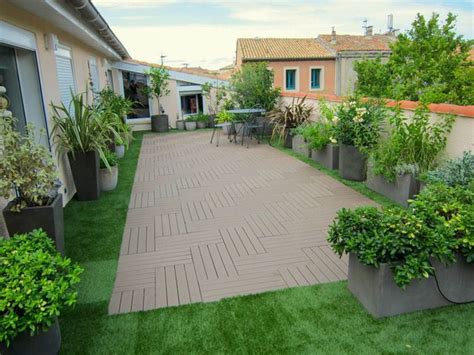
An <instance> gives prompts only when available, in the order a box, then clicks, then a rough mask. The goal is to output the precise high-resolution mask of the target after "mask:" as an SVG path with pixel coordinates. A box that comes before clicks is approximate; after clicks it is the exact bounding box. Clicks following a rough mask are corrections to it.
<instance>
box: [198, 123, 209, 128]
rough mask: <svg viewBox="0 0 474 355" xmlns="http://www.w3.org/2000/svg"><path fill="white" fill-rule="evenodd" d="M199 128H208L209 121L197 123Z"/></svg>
mask: <svg viewBox="0 0 474 355" xmlns="http://www.w3.org/2000/svg"><path fill="white" fill-rule="evenodd" d="M197 128H200V129H202V128H207V121H197Z"/></svg>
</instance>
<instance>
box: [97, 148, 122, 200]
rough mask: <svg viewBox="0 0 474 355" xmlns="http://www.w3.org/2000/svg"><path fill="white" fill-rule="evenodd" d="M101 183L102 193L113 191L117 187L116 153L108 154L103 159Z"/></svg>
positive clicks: (101, 163)
mask: <svg viewBox="0 0 474 355" xmlns="http://www.w3.org/2000/svg"><path fill="white" fill-rule="evenodd" d="M99 181H100V191H112V190H115V188H116V187H117V183H118V161H117V155H116V154H115V153H112V152H106V153H105V159H101V162H100V170H99Z"/></svg>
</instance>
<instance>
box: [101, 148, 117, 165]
mask: <svg viewBox="0 0 474 355" xmlns="http://www.w3.org/2000/svg"><path fill="white" fill-rule="evenodd" d="M117 165H118V158H117V154H115V153H114V152H111V151H109V150H108V151H106V152H105V159H101V160H100V168H101V169H105V168H108V169H110V168H111V167H113V166H117Z"/></svg>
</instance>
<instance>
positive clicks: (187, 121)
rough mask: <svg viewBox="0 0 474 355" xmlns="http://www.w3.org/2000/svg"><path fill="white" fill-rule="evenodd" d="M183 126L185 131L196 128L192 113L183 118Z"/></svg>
mask: <svg viewBox="0 0 474 355" xmlns="http://www.w3.org/2000/svg"><path fill="white" fill-rule="evenodd" d="M184 127H185V128H186V131H194V130H195V129H196V127H197V123H196V119H195V118H194V115H191V116H189V117H187V118H186V119H185V120H184Z"/></svg>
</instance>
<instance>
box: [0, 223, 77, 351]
mask: <svg viewBox="0 0 474 355" xmlns="http://www.w3.org/2000/svg"><path fill="white" fill-rule="evenodd" d="M0 265H1V267H0V315H1V317H0V342H2V343H5V344H6V345H7V346H8V345H9V344H10V342H11V341H12V340H13V338H15V336H17V335H18V334H19V333H22V332H25V331H27V332H30V333H31V334H34V333H36V332H39V331H41V330H47V329H48V328H49V327H50V326H51V324H52V323H54V321H55V318H56V317H57V316H59V315H60V313H61V312H62V310H63V309H64V308H66V307H68V306H72V305H73V304H74V303H75V302H76V299H77V293H76V291H75V290H74V288H73V286H74V285H75V284H77V283H78V282H79V274H80V273H81V272H82V269H81V268H80V267H79V266H78V265H76V264H73V263H72V262H71V260H70V259H68V258H64V257H62V256H61V255H60V254H59V253H58V252H57V251H56V249H55V247H54V244H53V242H52V240H51V239H50V238H49V237H48V236H47V235H46V233H45V232H43V231H42V230H34V231H32V232H31V233H29V234H22V235H15V236H14V237H12V238H11V239H2V238H0Z"/></svg>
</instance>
